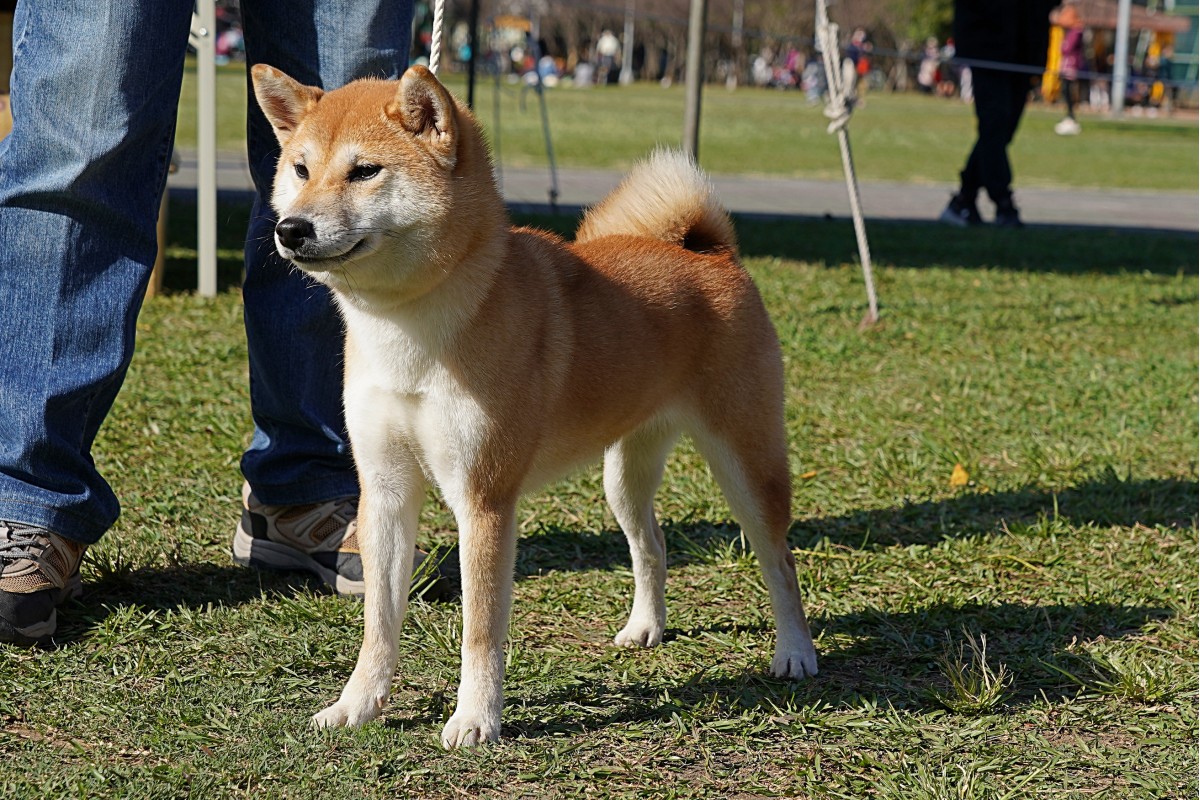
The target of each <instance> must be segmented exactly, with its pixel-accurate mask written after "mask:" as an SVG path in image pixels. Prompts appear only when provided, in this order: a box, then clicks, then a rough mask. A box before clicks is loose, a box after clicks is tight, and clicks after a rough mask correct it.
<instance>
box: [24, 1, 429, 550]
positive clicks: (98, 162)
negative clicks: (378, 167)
mask: <svg viewBox="0 0 1200 800" xmlns="http://www.w3.org/2000/svg"><path fill="white" fill-rule="evenodd" d="M203 1H204V0H202V2H203ZM241 6H242V14H243V24H244V28H245V34H246V47H247V55H248V58H249V60H250V61H251V63H257V62H264V63H268V64H271V65H273V66H276V67H279V68H280V69H282V70H284V71H285V72H287V73H288V74H290V75H292V76H293V77H295V78H297V79H298V80H300V81H302V82H305V83H311V84H316V85H320V86H323V87H325V88H333V87H336V86H339V85H342V84H344V83H346V82H348V81H350V80H352V79H354V78H357V77H363V76H368V75H373V76H377V77H397V76H398V75H399V74H400V73H401V72H402V71H403V69H404V68H405V67H406V66H407V63H408V45H409V38H410V35H411V27H410V26H411V20H412V2H411V0H400V1H399V2H397V1H396V0H243V2H242V4H241ZM192 8H193V2H192V0H137V1H136V2H133V1H131V2H115V3H105V2H96V1H95V0H22V2H21V3H19V4H18V6H17V14H16V19H15V22H14V33H13V44H14V68H13V74H12V81H11V85H12V103H13V106H12V107H13V119H14V124H13V131H12V133H11V134H10V135H9V137H8V138H7V139H5V140H4V141H3V143H0V519H7V520H12V521H18V522H25V523H28V524H33V525H40V526H43V527H47V528H50V529H51V530H54V531H56V532H58V533H60V534H62V535H64V536H66V537H68V538H71V539H74V540H77V541H80V542H84V543H92V542H95V541H96V540H97V539H98V538H99V537H100V536H101V535H102V534H103V533H104V531H105V530H107V529H108V528H109V527H111V525H112V524H113V522H114V521H116V518H117V515H118V513H119V504H118V502H117V498H116V496H115V495H114V494H113V491H112V489H111V488H110V487H109V486H108V484H107V483H106V482H105V481H104V479H103V478H102V477H101V476H100V474H99V473H98V472H97V470H96V468H95V464H94V463H93V460H92V456H91V448H92V444H93V442H94V440H95V438H96V434H97V432H98V431H99V429H100V425H101V423H103V421H104V418H105V416H106V415H107V414H108V411H109V409H110V408H111V407H112V403H113V400H114V399H115V397H116V394H117V391H118V390H119V389H120V386H121V383H122V381H123V379H124V377H125V374H126V371H127V369H128V367H129V362H130V359H131V358H132V356H133V345H134V333H135V322H136V319H137V314H138V311H139V310H140V308H141V302H142V298H143V296H144V293H145V289H146V284H147V281H148V280H149V276H150V271H151V268H152V265H153V263H154V257H155V253H156V250H157V242H156V230H155V223H156V219H157V215H158V206H159V201H160V199H161V197H162V192H163V190H164V187H165V184H166V174H167V166H168V162H169V159H170V153H171V148H172V142H173V139H174V133H175V117H176V110H177V107H178V104H179V91H180V82H181V80H182V76H183V67H184V52H185V44H186V41H187V36H188V29H189V24H190V19H191V12H192ZM252 98H253V95H252V93H251V101H250V105H251V108H250V115H249V126H248V127H249V130H248V132H247V142H248V150H249V158H250V168H251V173H252V174H253V176H254V181H255V185H256V186H257V188H258V192H259V197H258V199H257V200H256V203H255V209H254V215H253V221H252V223H251V226H250V230H249V231H248V234H247V246H246V282H245V287H244V298H245V320H246V334H247V340H248V345H249V351H250V376H251V377H250V395H251V407H252V413H253V418H254V424H255V429H254V437H253V440H252V442H251V444H250V446H249V448H248V450H247V451H246V453H245V455H244V457H243V460H242V469H243V472H244V473H245V475H246V478H247V480H249V481H250V483H251V485H252V486H254V488H255V492H256V494H257V495H258V496H259V498H260V499H261V500H263V501H264V502H266V503H271V504H291V503H306V502H318V501H322V500H328V499H331V498H333V497H339V496H345V495H351V494H355V493H357V491H358V488H357V483H356V479H355V475H354V469H353V463H352V460H351V457H350V453H349V445H348V442H347V439H346V435H345V424H344V421H343V419H342V413H341V363H340V362H341V346H340V341H341V335H342V334H341V324H340V321H339V319H338V317H337V314H336V311H335V310H334V308H333V306H332V303H331V301H330V298H329V296H328V295H327V294H326V293H325V292H324V291H323V290H321V289H318V288H315V287H313V286H312V285H311V284H310V283H309V282H307V281H306V280H304V278H303V277H301V276H299V275H298V274H296V273H294V272H293V271H291V270H289V269H288V268H287V265H286V264H285V263H283V262H281V260H280V259H279V258H278V256H277V255H276V254H275V253H274V249H273V247H272V246H271V245H270V242H271V240H272V237H271V235H270V233H271V230H272V228H273V227H274V219H273V216H272V212H271V211H270V209H269V207H268V206H267V204H266V202H265V201H264V200H263V198H264V197H269V194H270V185H271V182H272V180H273V178H274V171H275V162H276V159H277V155H278V146H277V144H276V142H275V138H274V135H273V134H272V132H271V130H270V126H269V125H268V124H267V123H266V121H265V120H264V119H263V117H262V114H261V112H259V110H258V108H257V106H256V105H255V104H254V102H253V99H252ZM164 446H170V445H169V443H164Z"/></svg>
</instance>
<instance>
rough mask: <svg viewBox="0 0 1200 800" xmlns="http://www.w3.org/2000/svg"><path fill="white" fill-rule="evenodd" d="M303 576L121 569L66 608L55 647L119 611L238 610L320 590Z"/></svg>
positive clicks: (220, 568) (232, 568)
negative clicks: (274, 599) (264, 601)
mask: <svg viewBox="0 0 1200 800" xmlns="http://www.w3.org/2000/svg"><path fill="white" fill-rule="evenodd" d="M320 585H321V584H320V582H319V581H317V580H316V579H315V578H309V577H306V576H305V574H304V573H283V572H267V571H259V570H256V569H249V568H246V567H239V566H236V565H234V564H228V565H221V564H181V565H179V566H174V567H144V568H140V569H130V570H121V569H119V570H116V571H112V572H109V573H108V574H105V575H102V576H101V578H100V579H99V580H96V581H94V582H91V583H85V584H84V587H83V596H82V597H81V598H80V599H79V600H78V601H75V602H73V603H70V604H68V605H67V606H65V607H64V608H63V609H62V613H60V615H59V619H60V624H59V628H58V635H57V636H56V637H55V643H56V644H57V645H58V646H70V645H72V644H74V643H75V642H77V641H79V640H80V639H81V638H83V637H84V636H86V635H87V633H88V631H90V630H92V629H93V628H95V627H96V626H97V625H99V624H100V623H101V622H103V621H104V620H105V619H107V618H108V617H109V616H110V615H111V614H112V613H113V611H114V609H117V608H121V607H133V608H138V609H142V610H144V611H175V610H178V609H183V608H187V609H205V608H209V607H221V606H226V607H234V606H240V605H243V604H245V603H251V602H255V601H258V600H261V599H263V598H264V597H270V596H273V595H280V596H284V597H294V596H296V595H297V594H300V593H302V592H308V591H320Z"/></svg>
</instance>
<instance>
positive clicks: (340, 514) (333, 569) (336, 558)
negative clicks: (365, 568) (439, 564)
mask: <svg viewBox="0 0 1200 800" xmlns="http://www.w3.org/2000/svg"><path fill="white" fill-rule="evenodd" d="M357 516H358V498H357V497H342V498H339V499H337V500H329V501H327V502H324V503H310V504H307V505H297V506H270V505H267V504H265V503H263V502H261V501H260V500H259V499H258V498H257V497H255V495H254V492H253V490H251V488H250V484H249V483H246V484H244V485H243V486H242V519H241V522H240V523H239V524H238V529H237V533H236V534H234V537H233V560H234V561H236V562H237V563H239V564H242V565H244V566H251V567H258V568H260V569H270V570H282V571H303V572H311V573H312V574H314V575H316V576H317V577H318V578H320V579H321V580H322V581H323V582H324V583H325V584H326V585H328V586H329V587H330V588H332V589H333V590H334V591H335V592H337V593H338V594H348V595H354V596H356V597H362V596H363V591H364V585H363V572H362V556H361V555H360V554H359V550H358V523H357ZM425 557H426V554H425V553H422V552H421V551H420V550H418V551H416V556H415V558H414V561H413V572H414V573H416V572H417V571H418V568H419V567H420V565H421V563H422V562H423V561H424V560H425ZM430 566H432V565H430Z"/></svg>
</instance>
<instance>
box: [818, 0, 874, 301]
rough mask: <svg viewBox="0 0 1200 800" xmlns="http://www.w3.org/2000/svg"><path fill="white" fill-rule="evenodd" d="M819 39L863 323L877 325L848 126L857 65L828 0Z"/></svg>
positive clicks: (827, 113)
mask: <svg viewBox="0 0 1200 800" xmlns="http://www.w3.org/2000/svg"><path fill="white" fill-rule="evenodd" d="M816 33H817V43H818V44H819V45H820V46H821V57H822V59H823V60H824V63H825V79H826V80H825V82H826V89H827V96H828V99H827V100H826V105H825V116H827V117H829V120H830V122H829V127H828V128H827V129H826V130H827V131H828V132H829V133H836V134H837V137H838V146H839V147H840V149H841V151H842V171H843V172H844V173H845V175H846V193H847V194H848V195H849V196H850V214H851V216H852V217H853V218H854V236H855V238H856V239H858V255H859V259H860V260H861V261H862V270H863V281H864V282H865V283H866V285H867V316H866V317H865V318H864V319H863V325H873V324H874V323H875V321H876V320H878V319H879V300H878V299H877V297H876V295H875V276H874V273H873V272H872V270H871V248H870V247H869V246H868V244H867V227H866V223H865V222H864V221H863V213H862V200H861V198H859V196H858V178H857V177H856V176H855V174H854V157H853V156H852V155H851V154H850V131H849V130H847V128H846V126H847V124H849V122H850V114H851V112H853V111H854V100H855V97H854V84H855V74H854V67H853V65H851V64H850V63H849V62H848V61H847V63H846V65H845V67H843V65H842V63H841V50H840V49H839V47H838V26H837V25H835V24H834V23H832V22H830V21H829V13H828V10H827V9H826V6H825V0H817V30H816Z"/></svg>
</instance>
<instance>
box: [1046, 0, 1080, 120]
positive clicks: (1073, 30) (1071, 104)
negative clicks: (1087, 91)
mask: <svg viewBox="0 0 1200 800" xmlns="http://www.w3.org/2000/svg"><path fill="white" fill-rule="evenodd" d="M1050 22H1052V23H1053V24H1055V25H1057V26H1059V27H1060V28H1062V29H1063V39H1062V47H1061V53H1062V57H1061V61H1060V62H1059V67H1058V77H1059V80H1061V81H1062V96H1063V100H1064V101H1065V102H1066V104H1067V116H1066V117H1064V118H1063V119H1062V120H1061V121H1060V122H1059V123H1058V124H1057V125H1055V126H1054V132H1055V133H1057V134H1058V135H1059V136H1077V135H1078V134H1079V132H1080V131H1081V130H1082V128H1080V127H1079V121H1078V120H1076V119H1075V105H1076V103H1078V102H1079V98H1080V97H1081V96H1082V93H1081V91H1080V86H1079V73H1080V72H1082V71H1083V68H1084V55H1083V17H1081V16H1079V7H1078V3H1077V0H1067V2H1066V3H1064V4H1063V5H1061V6H1059V7H1058V8H1056V9H1054V10H1053V11H1052V12H1050Z"/></svg>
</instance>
